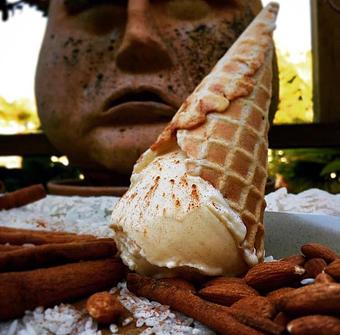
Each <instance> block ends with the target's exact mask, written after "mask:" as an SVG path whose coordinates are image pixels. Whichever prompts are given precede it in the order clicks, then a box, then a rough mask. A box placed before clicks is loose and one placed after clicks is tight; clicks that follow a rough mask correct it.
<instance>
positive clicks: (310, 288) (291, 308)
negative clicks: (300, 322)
mask: <svg viewBox="0 0 340 335" xmlns="http://www.w3.org/2000/svg"><path fill="white" fill-rule="evenodd" d="M278 308H279V310H281V311H284V312H287V313H289V314H293V315H307V314H336V313H340V284H313V285H307V286H304V287H300V288H298V289H295V290H294V291H292V292H290V293H287V295H285V296H283V297H282V298H281V299H280V300H279V301H278Z"/></svg>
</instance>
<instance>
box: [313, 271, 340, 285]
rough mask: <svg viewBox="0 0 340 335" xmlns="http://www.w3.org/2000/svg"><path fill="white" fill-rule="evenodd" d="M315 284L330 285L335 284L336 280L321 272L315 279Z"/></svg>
mask: <svg viewBox="0 0 340 335" xmlns="http://www.w3.org/2000/svg"><path fill="white" fill-rule="evenodd" d="M315 283H317V284H330V283H336V280H335V279H334V278H333V277H331V276H330V275H329V274H327V273H325V272H321V273H319V274H318V275H317V276H316V277H315Z"/></svg>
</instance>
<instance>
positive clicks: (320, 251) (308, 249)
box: [301, 243, 337, 263]
mask: <svg viewBox="0 0 340 335" xmlns="http://www.w3.org/2000/svg"><path fill="white" fill-rule="evenodd" d="M301 252H302V253H303V254H304V255H305V256H306V257H307V258H323V259H324V260H325V261H326V262H327V263H331V262H333V261H334V260H335V259H336V258H337V254H336V253H335V252H334V251H333V250H332V249H331V248H328V247H327V246H325V245H323V244H319V243H308V244H305V245H303V246H302V247H301Z"/></svg>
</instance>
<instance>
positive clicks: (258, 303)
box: [231, 296, 276, 319]
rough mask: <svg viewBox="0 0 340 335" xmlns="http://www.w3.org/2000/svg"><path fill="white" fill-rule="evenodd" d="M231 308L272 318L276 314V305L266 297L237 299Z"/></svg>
mask: <svg viewBox="0 0 340 335" xmlns="http://www.w3.org/2000/svg"><path fill="white" fill-rule="evenodd" d="M231 308H233V309H235V308H236V309H240V310H243V311H248V312H252V313H256V314H258V315H260V316H262V317H263V318H268V319H272V318H273V317H274V316H275V315H276V308H275V305H274V304H273V303H272V302H271V301H270V300H269V299H268V298H266V297H261V296H250V297H246V298H242V299H240V300H239V301H236V302H235V303H234V304H233V305H232V306H231Z"/></svg>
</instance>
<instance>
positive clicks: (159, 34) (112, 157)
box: [36, 0, 261, 177]
mask: <svg viewBox="0 0 340 335" xmlns="http://www.w3.org/2000/svg"><path fill="white" fill-rule="evenodd" d="M260 7H261V1H260V0H254V1H247V0H234V1H233V0H210V1H209V0H106V1H104V0H100V1H92V0H78V1H77V0H51V1H50V8H49V12H48V25H47V30H46V33H45V37H44V41H43V45H42V49H41V53H40V58H39V63H38V68H37V74H36V96H37V103H38V111H39V116H40V118H41V122H42V126H43V129H44V131H45V132H46V134H47V136H48V137H49V139H50V141H51V142H52V143H53V144H54V145H55V146H56V147H57V148H58V149H59V150H60V151H61V152H62V153H65V154H66V155H68V157H69V159H70V160H71V162H72V163H73V164H76V165H77V166H79V167H80V168H83V169H84V170H85V172H87V173H89V174H92V175H96V173H97V172H98V175H101V176H104V175H105V172H106V175H107V176H109V177H112V176H113V177H114V176H115V175H126V176H128V175H129V174H130V172H131V169H132V166H133V164H134V163H135V161H136V159H137V158H138V157H139V156H140V154H141V153H142V152H143V151H145V150H146V149H147V148H148V146H149V145H150V144H151V143H152V142H153V141H154V140H155V139H156V137H157V135H158V134H159V133H160V132H161V130H162V129H163V127H164V125H165V124H166V123H167V122H168V121H169V120H170V119H171V118H172V116H173V115H174V113H175V112H176V110H177V109H178V108H179V106H180V105H181V103H182V102H183V101H184V99H185V98H186V97H187V96H188V95H189V94H190V93H191V92H192V90H193V89H194V88H195V86H196V85H197V84H198V83H199V82H200V81H201V79H202V78H203V77H204V76H205V75H206V74H207V73H208V72H209V71H210V69H211V68H212V67H213V66H214V64H215V63H216V62H217V60H218V59H219V58H220V57H221V56H222V55H223V54H224V53H225V52H226V50H227V49H228V48H229V47H230V46H231V45H232V43H233V42H234V41H235V39H236V38H237V37H238V36H239V35H240V33H241V32H242V31H243V30H244V29H245V27H246V26H247V25H248V24H249V22H250V21H251V20H252V19H253V17H254V16H255V14H256V13H257V12H258V11H259V10H260Z"/></svg>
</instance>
